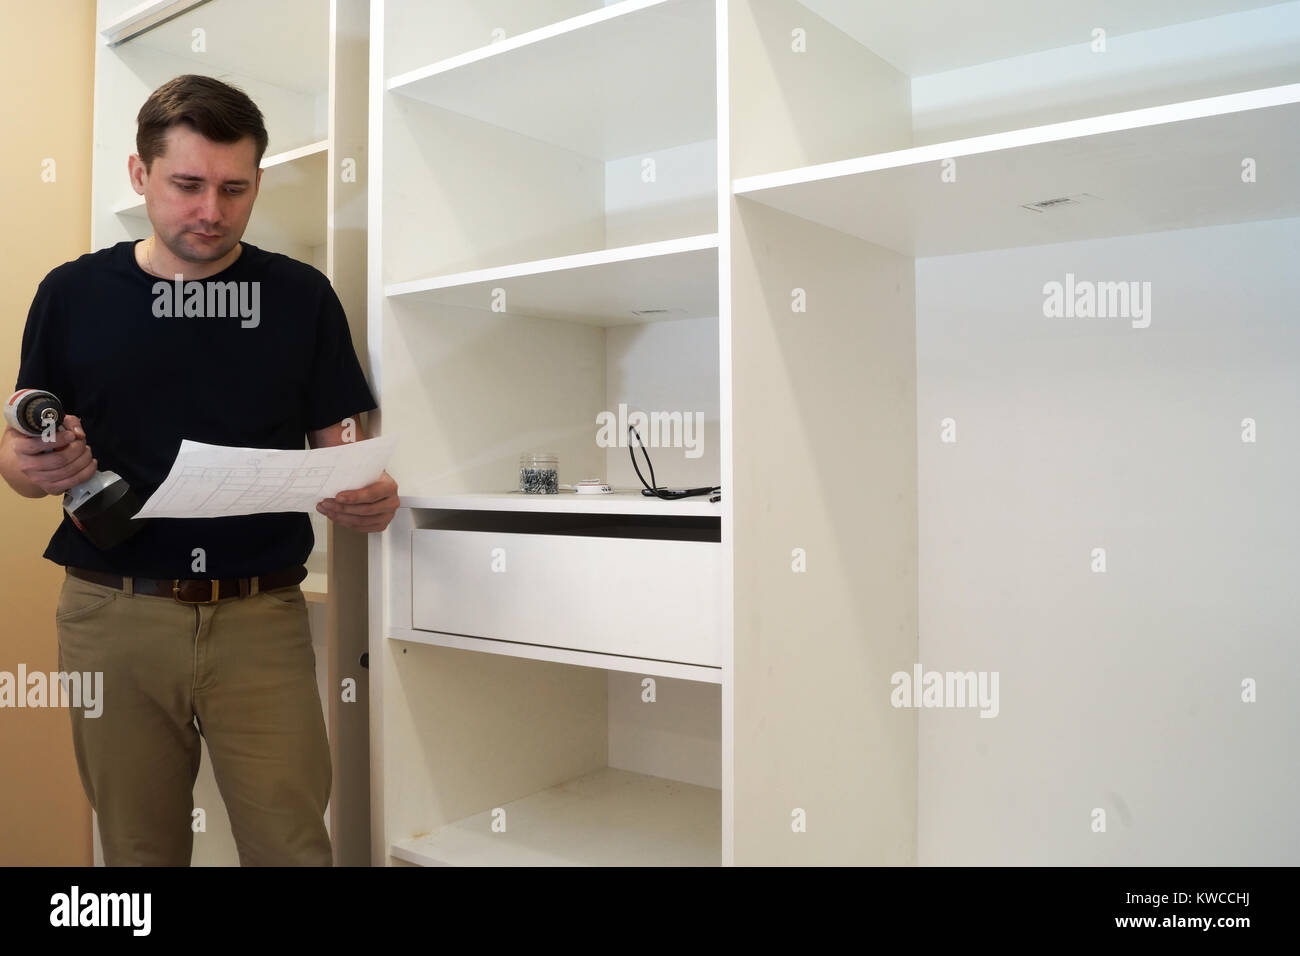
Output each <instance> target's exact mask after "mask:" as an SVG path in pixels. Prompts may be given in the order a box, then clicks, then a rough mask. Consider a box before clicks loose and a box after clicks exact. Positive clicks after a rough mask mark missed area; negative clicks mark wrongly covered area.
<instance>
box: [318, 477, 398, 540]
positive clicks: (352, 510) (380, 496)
mask: <svg viewBox="0 0 1300 956" xmlns="http://www.w3.org/2000/svg"><path fill="white" fill-rule="evenodd" d="M397 504H398V502H397V482H395V481H394V480H393V478H392V476H391V475H389V474H388V472H384V473H383V474H382V475H380V476H379V480H378V481H376V482H374V483H372V484H369V485H366V486H365V487H364V488H356V489H354V490H352V491H340V492H339V493H338V494H337V495H335V496H334V497H333V498H326V499H324V500H323V501H321V502H319V503H318V504H317V505H316V510H317V511H319V512H320V513H321V514H323V515H324V516H325V517H327V518H329V519H330V520H331V521H333V522H335V523H336V524H340V525H343V527H345V528H355V529H356V530H358V531H364V532H367V533H369V532H372V531H383V530H384V529H385V528H387V527H388V523H389V522H390V521H392V520H393V514H394V513H395V512H396V511H397Z"/></svg>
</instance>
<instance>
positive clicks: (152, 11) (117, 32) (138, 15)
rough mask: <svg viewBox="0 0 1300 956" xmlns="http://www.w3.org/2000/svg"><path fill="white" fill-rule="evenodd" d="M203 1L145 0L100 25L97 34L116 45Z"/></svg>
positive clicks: (110, 43)
mask: <svg viewBox="0 0 1300 956" xmlns="http://www.w3.org/2000/svg"><path fill="white" fill-rule="evenodd" d="M203 2H204V0H145V2H144V3H141V4H137V5H136V6H134V7H132V8H131V9H129V10H127V11H126V12H125V13H123V14H122V15H121V16H119V17H116V18H114V19H113V20H110V21H109V22H108V23H105V24H104V25H103V26H102V27H100V29H99V35H100V36H102V37H103V38H104V42H105V43H107V44H108V45H109V46H116V45H117V44H119V43H125V42H126V41H127V40H130V39H131V38H132V37H135V36H138V35H139V34H141V33H144V32H145V31H146V30H152V29H153V28H154V27H156V26H158V25H159V24H160V23H163V22H164V21H166V20H169V19H171V18H172V17H174V16H176V15H178V14H180V13H184V12H185V11H186V10H188V9H189V8H190V7H194V6H198V5H199V4H201V3H203Z"/></svg>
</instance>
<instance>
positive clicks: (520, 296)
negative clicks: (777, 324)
mask: <svg viewBox="0 0 1300 956" xmlns="http://www.w3.org/2000/svg"><path fill="white" fill-rule="evenodd" d="M498 287H500V288H504V289H505V296H506V308H505V311H506V312H509V313H511V314H512V315H530V316H538V317H541V318H553V319H566V320H571V321H576V322H583V323H586V324H589V325H600V326H613V325H632V324H635V323H639V322H647V321H655V320H663V321H667V320H673V319H695V318H703V317H710V316H716V315H717V314H718V235H717V233H712V234H709V235H703V236H690V237H687V238H684V239H670V240H667V241H664V242H649V243H643V244H640V245H635V246H623V247H621V248H618V249H603V250H600V251H598V252H584V253H580V254H577V255H571V256H559V257H556V258H551V259H537V260H534V261H532V262H521V263H516V264H514V265H507V266H498V267H496V268H492V269H476V270H474V271H472V272H461V273H456V274H454V275H446V276H436V277H433V278H428V279H415V280H412V281H409V282H397V283H393V284H391V285H388V286H386V287H385V289H384V294H385V295H387V296H389V297H390V298H399V297H400V298H404V299H406V300H407V301H415V302H427V303H430V304H438V305H452V306H460V307H464V308H473V309H483V310H484V311H490V306H491V303H492V295H493V292H492V290H493V289H495V288H498ZM648 310H663V312H662V313H658V312H656V313H654V314H643V315H638V314H636V313H637V312H647V311H648Z"/></svg>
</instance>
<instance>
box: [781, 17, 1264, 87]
mask: <svg viewBox="0 0 1300 956" xmlns="http://www.w3.org/2000/svg"><path fill="white" fill-rule="evenodd" d="M799 2H800V3H802V4H803V5H804V6H805V7H807V8H808V9H809V10H811V11H812V12H813V13H815V14H817V15H818V16H820V17H822V18H823V19H825V20H827V21H829V22H830V23H832V24H834V25H835V27H836V28H838V29H840V30H842V31H844V32H845V33H847V34H848V35H849V36H851V37H853V38H854V39H855V40H857V41H858V42H859V43H861V44H862V45H863V46H866V47H868V48H870V49H871V50H873V51H874V52H875V53H876V54H877V55H878V56H880V57H881V58H883V59H884V60H886V61H888V62H889V63H891V64H893V65H894V66H895V67H897V68H898V69H899V70H901V71H903V72H904V73H906V74H908V75H909V76H923V75H926V74H930V73H938V72H941V71H944V70H952V69H957V68H960V67H964V66H971V65H972V64H975V63H983V62H986V61H988V60H1001V59H1004V58H1006V57H1013V56H1019V55H1021V54H1026V53H1033V52H1036V51H1039V50H1047V49H1052V48H1056V47H1064V46H1069V45H1072V44H1079V45H1082V44H1085V43H1086V42H1087V41H1088V40H1089V39H1090V37H1091V31H1092V29H1093V28H1094V27H1104V28H1105V30H1106V33H1107V35H1108V36H1112V37H1114V36H1120V35H1123V34H1127V33H1133V32H1135V31H1138V30H1150V29H1153V28H1157V27H1163V26H1168V25H1170V24H1174V23H1183V22H1186V21H1189V20H1199V19H1202V18H1204V17H1213V16H1218V15H1221V14H1226V13H1236V12H1238V11H1241V10H1249V9H1253V8H1255V7H1263V6H1268V5H1269V2H1268V0H1179V2H1178V3H1133V2H1132V0H1052V2H1051V3H1043V2H1042V0H998V2H995V3H985V4H966V3H945V4H943V5H942V6H941V7H938V8H937V7H936V5H935V4H934V3H932V2H916V0H913V2H911V3H899V2H898V0H799ZM1273 2H1276V0H1273Z"/></svg>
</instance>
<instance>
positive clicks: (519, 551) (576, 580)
mask: <svg viewBox="0 0 1300 956" xmlns="http://www.w3.org/2000/svg"><path fill="white" fill-rule="evenodd" d="M721 594H722V548H721V546H720V545H719V544H718V543H716V542H707V541H666V540H659V539H646V538H603V537H582V536H578V535H554V534H512V533H505V532H495V531H449V530H438V529H415V530H413V531H412V532H411V619H412V620H411V626H412V627H415V628H417V629H419V630H426V631H442V632H444V633H449V634H465V635H469V636H471V637H486V638H495V639H498V640H506V641H517V642H519V643H523V644H543V645H547V646H551V647H565V648H572V649H574V650H581V651H596V652H600V653H606V654H620V655H623V656H627V657H646V658H651V659H654V660H664V661H678V662H681V663H687V664H704V665H708V666H713V667H720V666H721V665H722V651H721V626H720V623H721Z"/></svg>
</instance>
